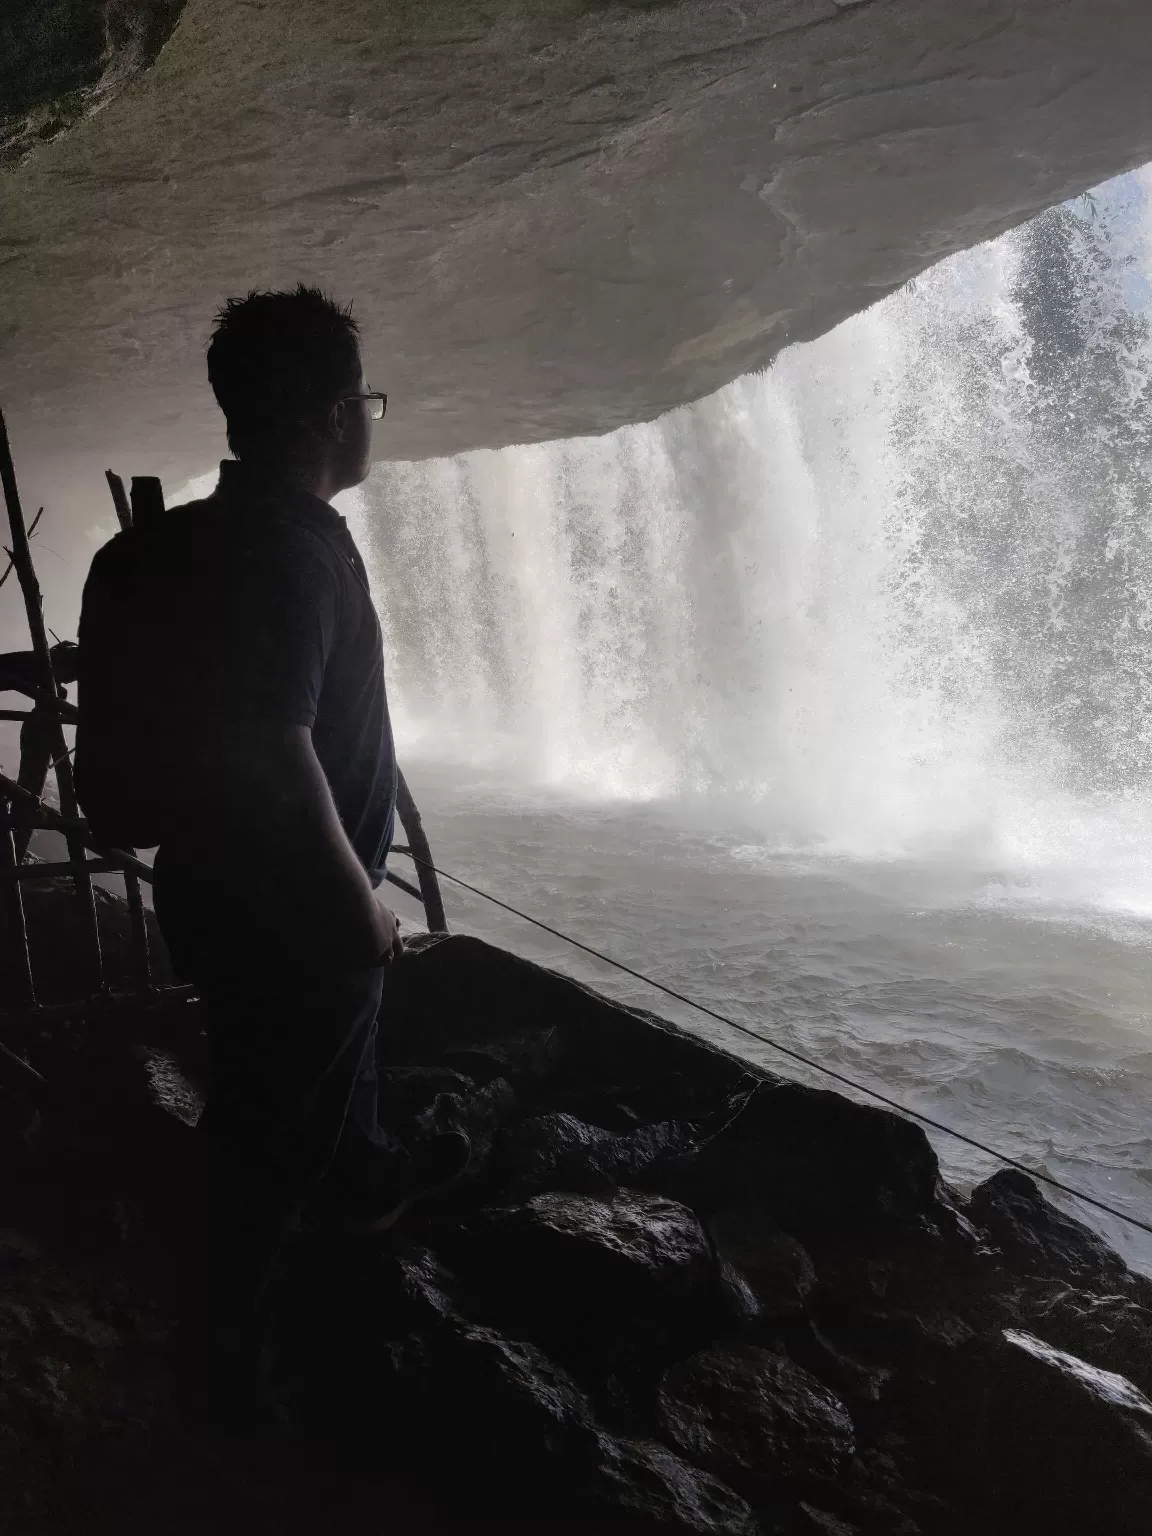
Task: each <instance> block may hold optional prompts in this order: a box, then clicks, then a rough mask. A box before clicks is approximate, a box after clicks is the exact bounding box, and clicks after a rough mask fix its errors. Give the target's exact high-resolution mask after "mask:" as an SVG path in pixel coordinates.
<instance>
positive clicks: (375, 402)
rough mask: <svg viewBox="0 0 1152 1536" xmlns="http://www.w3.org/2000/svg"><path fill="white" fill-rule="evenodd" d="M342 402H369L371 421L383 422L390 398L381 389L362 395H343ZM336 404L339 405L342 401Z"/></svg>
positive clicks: (371, 390)
mask: <svg viewBox="0 0 1152 1536" xmlns="http://www.w3.org/2000/svg"><path fill="white" fill-rule="evenodd" d="M341 400H367V402H368V419H369V420H370V421H383V420H384V412H385V411H386V410H387V409H388V396H387V395H386V394H384V393H383V391H381V390H379V389H369V390H366V391H365V393H364V394H362V395H342V396H341ZM336 403H337V404H338V405H339V404H340V403H341V401H340V400H338V401H337V402H336Z"/></svg>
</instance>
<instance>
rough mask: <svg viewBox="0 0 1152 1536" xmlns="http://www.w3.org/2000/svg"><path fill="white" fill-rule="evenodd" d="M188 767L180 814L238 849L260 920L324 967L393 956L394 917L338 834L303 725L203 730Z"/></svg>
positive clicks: (336, 820)
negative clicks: (202, 735)
mask: <svg viewBox="0 0 1152 1536" xmlns="http://www.w3.org/2000/svg"><path fill="white" fill-rule="evenodd" d="M185 766H186V773H185V775H184V782H183V784H182V785H181V786H180V795H179V798H180V801H181V802H182V804H181V813H182V814H181V816H180V819H181V820H182V821H183V822H184V824H185V826H186V827H188V828H189V829H196V830H197V831H198V832H201V831H202V833H203V835H204V836H209V835H215V836H216V837H219V836H220V834H221V833H223V834H224V835H225V836H226V838H227V840H228V842H229V843H230V844H231V846H232V847H233V848H234V849H235V850H242V852H243V855H244V862H245V866H246V867H245V869H244V873H243V876H242V878H243V879H244V881H245V882H246V883H248V884H250V885H251V888H252V894H253V896H254V898H255V900H256V901H257V902H258V903H259V910H260V921H261V926H265V925H271V926H274V928H275V931H276V933H277V935H278V938H282V939H283V940H284V942H285V945H286V946H290V947H291V948H292V949H293V951H294V952H295V953H297V954H298V955H299V957H300V958H301V959H302V960H305V959H307V960H309V961H319V962H320V963H321V964H322V965H324V966H325V967H328V966H331V967H332V968H359V967H367V966H372V965H380V964H383V963H386V962H387V961H388V960H391V959H392V958H393V957H394V956H396V955H398V954H400V952H401V950H402V945H401V942H400V938H399V934H398V930H397V923H396V919H395V917H394V916H393V915H392V913H391V912H390V911H389V910H388V908H387V907H385V906H384V905H383V904H382V903H381V902H379V901H377V899H376V895H375V892H374V891H373V889H372V885H371V882H370V881H369V879H368V876H367V874H366V873H365V872H364V868H363V866H362V865H361V863H360V860H359V859H358V858H357V856H356V853H355V851H354V850H353V848H352V845H351V844H350V843H349V841H348V838H347V836H346V835H345V832H344V828H343V826H342V825H341V823H340V817H339V815H338V813H337V810H336V806H335V804H334V802H333V799H332V792H331V790H330V788H329V786H328V781H327V779H326V778H325V776H324V770H323V769H322V768H321V766H320V762H319V760H318V758H317V756H316V753H315V750H314V748H313V746H312V733H311V731H310V730H309V728H308V727H307V726H302V725H277V724H271V723H266V722H259V721H257V722H245V723H236V724H229V725H228V727H227V729H226V730H220V731H218V732H217V731H210V732H209V733H208V734H207V735H206V736H204V737H201V738H200V739H199V740H198V742H197V750H196V751H195V753H194V755H193V757H192V758H190V759H189V760H188V761H187V762H186V765H185Z"/></svg>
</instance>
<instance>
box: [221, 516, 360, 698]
mask: <svg viewBox="0 0 1152 1536" xmlns="http://www.w3.org/2000/svg"><path fill="white" fill-rule="evenodd" d="M276 535H277V536H276V537H275V538H274V539H272V538H267V537H261V538H258V539H255V540H254V541H253V542H251V543H248V544H247V546H246V547H245V548H243V549H241V550H239V551H236V559H235V565H234V568H233V570H232V571H231V572H230V576H229V579H228V580H227V581H226V582H225V584H224V591H223V592H222V594H221V596H222V612H221V613H220V614H219V616H218V617H219V621H220V622H219V624H214V623H212V622H211V620H210V619H209V622H208V625H207V626H206V631H205V633H206V636H208V637H211V640H212V643H211V646H210V654H208V655H207V656H205V657H203V659H204V661H205V662H206V663H207V665H206V666H205V667H204V669H203V671H202V672H201V676H200V678H199V679H198V682H199V685H200V686H199V688H198V689H197V690H196V691H197V692H198V693H199V695H200V700H201V703H202V706H203V709H204V711H205V712H206V713H207V714H208V715H209V716H210V717H212V718H214V719H215V720H217V721H218V722H224V723H227V722H228V721H230V720H253V721H255V720H262V721H268V722H274V723H277V724H281V725H303V726H309V727H311V726H312V724H313V723H314V722H315V719H316V710H317V706H318V704H319V700H320V693H321V690H322V688H323V686H324V674H325V670H326V667H327V663H328V658H329V655H330V654H331V651H332V647H333V643H334V639H335V635H336V628H337V624H338V622H339V615H340V591H339V586H338V583H337V581H336V577H335V573H334V572H333V570H332V565H331V563H330V560H329V559H328V558H327V557H326V552H325V551H324V550H323V549H322V548H321V547H320V546H319V544H318V541H316V540H315V539H313V538H312V537H311V536H310V535H309V534H308V533H306V532H304V531H302V530H299V529H292V528H286V527H285V525H284V524H283V523H280V524H278V525H277V527H276ZM211 653H214V654H211Z"/></svg>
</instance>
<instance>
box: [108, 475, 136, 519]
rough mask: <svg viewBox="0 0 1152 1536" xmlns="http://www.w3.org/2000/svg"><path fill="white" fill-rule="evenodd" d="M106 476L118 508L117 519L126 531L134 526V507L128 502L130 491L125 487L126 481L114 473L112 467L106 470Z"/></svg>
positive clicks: (114, 502)
mask: <svg viewBox="0 0 1152 1536" xmlns="http://www.w3.org/2000/svg"><path fill="white" fill-rule="evenodd" d="M104 478H105V480H107V482H108V489H109V490H110V491H111V492H112V505H113V506H114V507H115V508H116V521H117V522H118V523H119V524H120V527H121V528H122V529H123V531H124V532H125V533H127V532H128V530H129V528H131V526H132V508H131V507H130V506H129V504H128V493H127V492H126V491H125V489H124V482H123V480H121V478H120V476H119V475H116V474H113V472H112V471H111V470H110V469H106V470H105V471H104Z"/></svg>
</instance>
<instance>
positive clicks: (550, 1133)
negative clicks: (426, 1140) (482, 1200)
mask: <svg viewBox="0 0 1152 1536" xmlns="http://www.w3.org/2000/svg"><path fill="white" fill-rule="evenodd" d="M696 1145H697V1138H696V1135H695V1132H694V1130H693V1127H692V1126H690V1125H688V1124H686V1123H685V1122H683V1121H678V1120H662V1121H659V1122H657V1123H656V1124H655V1125H641V1126H636V1127H635V1128H633V1129H632V1130H630V1131H628V1132H626V1133H620V1132H613V1131H609V1130H605V1129H603V1128H602V1127H601V1126H598V1125H589V1124H586V1123H585V1122H584V1121H582V1120H578V1119H577V1118H576V1117H575V1116H574V1115H570V1114H566V1113H564V1112H563V1111H554V1112H553V1113H551V1114H547V1115H538V1116H535V1117H534V1118H532V1119H529V1120H524V1121H522V1122H521V1123H520V1124H519V1125H518V1126H516V1128H515V1129H514V1131H512V1132H511V1133H510V1134H509V1135H507V1136H505V1137H504V1139H503V1142H502V1145H501V1149H500V1171H501V1173H502V1174H503V1175H504V1176H505V1177H507V1178H508V1179H509V1180H511V1181H512V1182H513V1183H514V1185H515V1187H516V1188H517V1189H525V1190H528V1191H531V1190H541V1189H569V1190H584V1191H596V1190H603V1189H605V1188H608V1189H611V1188H612V1187H614V1186H615V1185H618V1184H637V1183H640V1182H645V1183H647V1182H649V1181H650V1180H652V1179H653V1178H655V1177H656V1176H657V1175H658V1171H659V1169H660V1168H661V1167H662V1166H665V1165H667V1164H669V1163H670V1162H672V1161H673V1160H674V1159H677V1158H681V1157H684V1156H686V1155H688V1154H689V1153H690V1152H692V1151H694V1150H695V1148H696Z"/></svg>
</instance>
